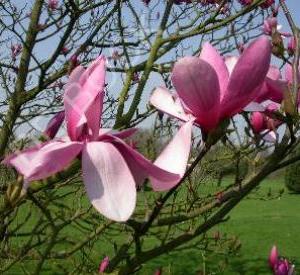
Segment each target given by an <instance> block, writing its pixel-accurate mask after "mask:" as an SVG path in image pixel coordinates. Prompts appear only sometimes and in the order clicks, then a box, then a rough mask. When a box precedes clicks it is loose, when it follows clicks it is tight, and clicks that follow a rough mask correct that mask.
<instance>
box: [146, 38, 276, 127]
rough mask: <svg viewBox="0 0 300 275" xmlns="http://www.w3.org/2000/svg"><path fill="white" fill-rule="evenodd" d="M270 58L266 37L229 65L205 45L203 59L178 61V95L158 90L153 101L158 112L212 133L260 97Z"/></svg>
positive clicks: (175, 74) (175, 76)
mask: <svg viewBox="0 0 300 275" xmlns="http://www.w3.org/2000/svg"><path fill="white" fill-rule="evenodd" d="M270 58H271V45H270V41H269V40H268V39H267V38H266V37H261V38H259V39H257V40H255V41H254V42H252V43H251V44H250V45H249V46H248V48H246V49H245V50H244V52H243V54H242V55H241V56H240V57H239V58H238V59H237V58H233V59H227V60H226V62H225V60H224V59H223V58H222V57H221V56H220V54H219V53H218V52H217V51H216V50H215V48H213V47H212V46H211V45H210V44H209V43H205V44H204V45H203V48H202V52H201V55H200V57H184V58H182V59H180V60H179V61H177V62H176V64H175V66H174V69H173V72H172V81H173V84H174V87H175V89H176V92H177V96H176V97H175V98H174V96H173V95H172V94H171V93H170V92H169V91H168V90H167V89H165V88H157V89H156V90H155V91H154V93H153V95H152V96H151V99H150V102H151V103H152V105H154V106H155V107H156V108H157V109H158V110H160V111H163V112H165V113H167V114H169V115H171V116H173V117H176V118H178V119H180V120H182V121H185V122H190V121H193V122H194V123H195V124H196V125H198V126H200V127H201V129H202V130H203V131H204V132H206V133H207V132H210V131H211V130H213V129H215V128H216V127H217V126H218V124H219V123H220V122H221V121H222V120H223V119H225V118H230V117H231V116H233V115H235V114H237V113H239V112H240V111H242V110H243V108H244V107H245V106H247V105H248V104H249V103H250V102H251V101H253V100H254V99H255V98H256V97H257V93H258V92H259V91H260V89H261V86H262V84H263V82H264V79H265V76H266V74H267V71H268V68H269V64H270Z"/></svg>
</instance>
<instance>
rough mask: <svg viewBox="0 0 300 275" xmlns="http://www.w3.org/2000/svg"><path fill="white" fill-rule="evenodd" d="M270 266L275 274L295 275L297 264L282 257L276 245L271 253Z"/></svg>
mask: <svg viewBox="0 0 300 275" xmlns="http://www.w3.org/2000/svg"><path fill="white" fill-rule="evenodd" d="M269 266H270V268H271V269H272V271H273V274H274V275H293V274H295V266H294V265H293V264H291V263H290V262H289V261H288V259H286V258H284V257H280V256H279V254H278V250H277V247H276V246H275V245H274V246H273V247H272V249H271V252H270V255H269Z"/></svg>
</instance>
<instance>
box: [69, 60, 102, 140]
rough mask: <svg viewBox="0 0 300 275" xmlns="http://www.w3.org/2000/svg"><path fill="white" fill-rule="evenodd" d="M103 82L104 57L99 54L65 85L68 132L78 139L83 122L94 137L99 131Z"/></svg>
mask: <svg viewBox="0 0 300 275" xmlns="http://www.w3.org/2000/svg"><path fill="white" fill-rule="evenodd" d="M104 84H105V58H104V57H102V56H100V57H99V58H98V59H97V60H96V61H95V62H94V63H93V64H92V65H91V68H89V69H87V70H86V71H85V72H84V73H83V74H82V75H81V77H80V79H79V81H74V82H71V83H69V84H68V85H67V88H66V90H65V94H64V104H65V111H66V122H67V129H68V134H69V136H70V138H71V139H72V140H78V138H79V136H80V135H81V133H82V129H83V126H84V124H87V125H88V128H89V129H90V130H91V131H92V137H93V138H94V139H96V138H97V137H98V133H99V127H100V117H101V113H102V105H103V97H104Z"/></svg>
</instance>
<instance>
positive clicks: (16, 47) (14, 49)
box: [10, 44, 22, 61]
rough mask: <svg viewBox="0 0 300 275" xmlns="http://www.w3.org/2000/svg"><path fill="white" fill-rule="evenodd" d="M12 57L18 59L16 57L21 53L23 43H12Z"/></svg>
mask: <svg viewBox="0 0 300 275" xmlns="http://www.w3.org/2000/svg"><path fill="white" fill-rule="evenodd" d="M10 50H11V57H12V59H13V61H15V60H16V57H17V56H18V55H19V54H20V53H21V51H22V45H21V44H14V45H11V48H10Z"/></svg>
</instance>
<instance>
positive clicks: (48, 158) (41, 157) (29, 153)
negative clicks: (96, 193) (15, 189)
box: [3, 141, 82, 181]
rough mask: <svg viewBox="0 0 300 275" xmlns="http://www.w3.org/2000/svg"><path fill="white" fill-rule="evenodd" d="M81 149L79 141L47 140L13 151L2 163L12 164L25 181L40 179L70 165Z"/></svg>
mask: <svg viewBox="0 0 300 275" xmlns="http://www.w3.org/2000/svg"><path fill="white" fill-rule="evenodd" d="M81 149H82V143H80V142H62V141H49V142H47V143H43V144H40V145H38V146H35V147H32V148H29V149H26V150H23V151H21V152H18V153H14V154H12V155H10V156H8V157H7V158H6V159H5V160H4V161H3V163H4V164H7V165H11V166H14V167H15V168H16V170H17V171H18V172H19V173H20V174H22V175H23V176H24V179H25V180H26V181H33V180H40V179H44V178H47V177H49V176H51V175H53V174H55V173H57V172H59V171H61V170H63V169H64V168H66V167H67V166H68V165H70V164H71V162H72V160H74V159H75V158H76V156H77V155H78V154H79V153H80V151H81Z"/></svg>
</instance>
